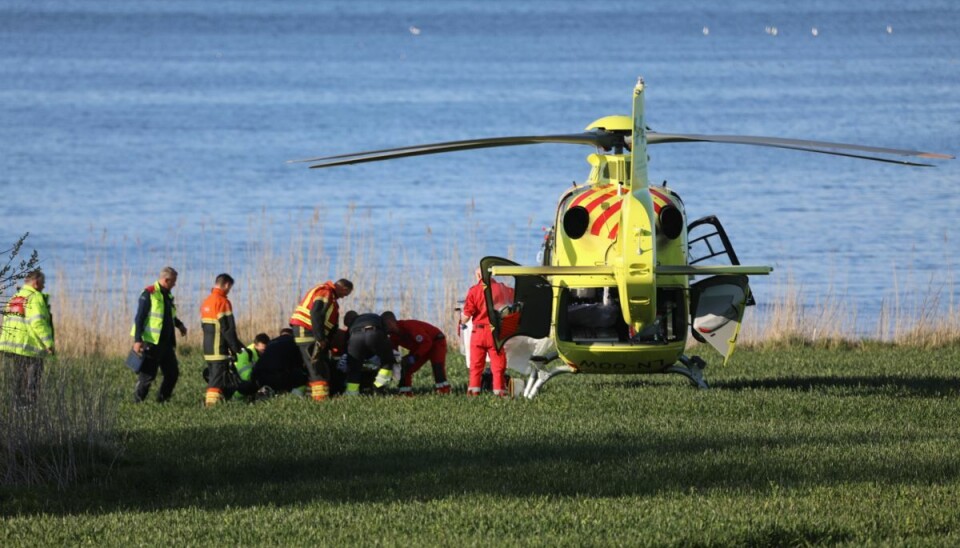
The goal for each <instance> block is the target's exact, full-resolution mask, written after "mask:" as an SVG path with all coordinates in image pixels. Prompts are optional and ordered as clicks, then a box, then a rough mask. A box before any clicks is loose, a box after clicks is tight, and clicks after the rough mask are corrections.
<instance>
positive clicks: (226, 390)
mask: <svg viewBox="0 0 960 548" xmlns="http://www.w3.org/2000/svg"><path fill="white" fill-rule="evenodd" d="M207 367H209V368H210V375H209V378H208V379H207V388H219V389H220V393H221V394H223V397H224V398H229V397H230V396H232V395H233V392H234V391H235V390H236V389H237V386H236V385H237V383H235V382H228V381H233V380H237V379H236V378H234V379H231V378H229V377H228V374H231V373H233V371H231V368H233V362H231V361H230V360H216V361H208V362H207ZM234 375H235V374H234Z"/></svg>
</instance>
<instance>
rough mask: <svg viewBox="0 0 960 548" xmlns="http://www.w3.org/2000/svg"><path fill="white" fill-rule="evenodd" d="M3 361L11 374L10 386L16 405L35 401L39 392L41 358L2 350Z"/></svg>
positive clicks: (41, 367) (30, 403) (41, 373)
mask: <svg viewBox="0 0 960 548" xmlns="http://www.w3.org/2000/svg"><path fill="white" fill-rule="evenodd" d="M2 354H3V362H4V363H6V364H7V367H8V368H9V371H10V373H11V375H12V378H11V380H12V382H11V386H12V388H13V391H14V398H15V401H16V402H17V405H32V404H33V403H36V401H37V396H38V395H39V393H40V377H41V376H42V375H43V358H39V357H37V358H32V357H29V356H21V355H20V354H12V353H9V352H3V353H2Z"/></svg>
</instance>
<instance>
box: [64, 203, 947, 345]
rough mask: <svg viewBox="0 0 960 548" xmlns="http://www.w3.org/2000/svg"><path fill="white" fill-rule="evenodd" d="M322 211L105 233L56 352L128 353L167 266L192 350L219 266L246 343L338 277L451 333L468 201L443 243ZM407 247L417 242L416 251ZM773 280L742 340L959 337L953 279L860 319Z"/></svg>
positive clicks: (72, 287) (475, 227)
mask: <svg viewBox="0 0 960 548" xmlns="http://www.w3.org/2000/svg"><path fill="white" fill-rule="evenodd" d="M327 214H328V213H327V212H325V211H323V210H321V209H319V208H318V209H315V210H313V211H312V212H311V214H309V215H308V216H307V218H305V219H302V220H301V221H300V222H299V223H297V225H298V227H299V228H298V229H297V230H296V232H295V233H293V234H290V235H284V237H280V236H279V235H277V234H275V228H274V223H273V222H272V220H271V217H270V216H269V215H268V214H267V213H265V212H259V213H255V214H252V215H251V216H250V218H249V222H248V223H247V226H248V227H249V229H248V234H247V238H246V243H245V244H244V245H243V246H242V247H241V248H240V249H237V248H236V247H235V244H234V247H231V244H230V243H229V241H230V239H229V238H227V235H226V234H224V233H223V232H222V230H220V229H217V228H216V227H204V228H203V231H202V234H201V236H200V238H199V241H189V242H187V241H184V240H183V239H182V238H180V237H179V236H176V235H173V236H171V237H170V238H169V239H168V241H166V242H164V243H161V244H156V245H154V246H153V247H149V246H140V247H138V248H140V249H142V250H143V251H142V252H141V253H140V255H139V256H137V257H132V258H131V257H129V256H127V255H126V254H120V255H119V256H116V255H114V254H112V253H111V254H105V253H103V252H98V251H94V249H111V248H112V247H113V246H111V245H110V242H109V237H107V236H106V235H101V237H100V238H101V241H99V242H96V243H97V245H91V246H89V247H90V248H91V251H90V252H89V253H87V254H86V255H85V258H84V260H83V262H82V264H80V265H75V266H72V267H71V268H69V270H68V269H66V268H60V269H58V270H57V272H56V276H55V278H54V280H53V283H48V291H51V292H52V300H53V310H54V320H55V324H56V329H57V346H58V349H59V350H60V352H61V353H62V354H63V355H67V356H89V355H111V356H114V355H122V354H125V353H126V352H127V351H128V350H129V348H130V344H131V338H130V327H131V323H132V318H133V314H134V312H135V306H136V301H137V297H138V295H139V293H140V291H142V289H143V288H144V287H145V286H147V285H150V284H152V283H153V282H154V281H155V280H156V276H157V274H158V273H159V270H160V268H161V267H163V266H165V265H168V264H169V265H171V266H173V267H174V268H176V269H177V270H178V271H179V272H180V277H179V282H178V286H177V288H175V289H174V294H175V295H176V298H177V304H178V314H179V316H180V318H181V319H182V320H183V321H184V322H185V323H186V324H187V326H188V328H190V332H189V334H188V336H187V337H186V339H185V340H182V341H181V345H186V346H188V347H190V346H192V347H197V346H199V345H200V343H201V334H200V329H199V321H198V317H199V312H198V310H199V306H200V303H201V302H202V300H203V299H204V298H205V297H206V295H207V294H208V292H209V289H210V287H211V286H212V284H213V280H214V278H215V277H216V275H217V274H218V273H220V272H229V273H231V274H233V276H234V277H235V278H236V279H237V284H236V285H235V287H234V289H233V292H232V293H231V294H230V299H231V301H232V302H233V304H234V310H235V315H236V318H237V321H238V328H239V331H240V335H241V340H243V341H244V342H247V341H250V340H252V339H253V336H254V335H255V334H257V333H259V332H266V333H267V334H269V335H270V336H275V335H276V334H277V332H278V331H279V329H280V328H281V327H283V326H286V325H287V322H288V319H289V317H290V314H291V312H292V310H293V307H294V306H295V305H296V303H297V301H298V299H299V298H300V297H301V296H302V295H303V293H304V292H305V291H306V290H307V289H308V288H309V287H311V286H312V285H314V284H316V283H319V282H323V281H325V280H327V279H334V280H335V279H337V278H340V277H345V278H349V279H351V280H352V281H353V282H354V284H355V290H354V293H353V294H352V295H350V296H349V297H348V298H346V299H344V300H343V301H342V302H341V313H342V312H345V311H347V310H350V309H356V310H357V311H360V312H366V311H383V310H387V309H390V310H393V311H394V312H396V313H397V314H398V316H399V317H401V318H418V319H422V320H425V321H428V322H430V323H433V324H435V325H437V326H439V327H441V328H442V329H443V330H444V331H445V332H447V333H448V334H452V333H455V332H456V324H457V312H456V311H455V308H456V306H457V302H458V301H459V300H461V299H462V298H463V296H464V295H465V294H466V291H467V289H468V288H469V287H470V285H472V284H473V274H472V272H473V269H474V268H475V267H476V265H477V263H478V261H479V258H480V257H481V255H482V254H483V253H482V252H481V248H482V247H483V245H482V243H483V242H482V237H481V234H482V233H483V231H482V229H481V227H480V226H479V223H477V222H474V221H473V220H472V214H471V211H470V207H469V206H468V207H467V209H466V211H465V213H464V224H463V225H462V226H461V227H458V231H463V237H462V238H461V239H460V241H459V242H458V244H457V245H450V244H448V243H444V242H449V238H436V237H434V235H433V233H432V230H431V229H430V228H429V227H425V228H424V231H423V232H422V234H421V236H420V237H419V238H417V239H416V240H417V241H416V242H411V241H409V239H407V240H401V239H400V237H399V236H398V235H397V234H395V233H392V232H391V233H383V230H382V229H376V228H374V227H375V226H378V223H377V222H374V221H376V220H377V219H373V218H372V216H373V215H375V214H380V213H374V212H373V211H371V210H360V209H357V208H353V207H351V208H348V209H347V210H346V211H345V212H344V213H336V214H337V215H342V218H343V223H342V226H344V227H345V228H344V229H343V234H342V235H338V237H337V241H336V242H333V243H331V242H327V241H326V239H325V236H326V235H325V234H324V233H323V225H324V223H322V222H321V219H322V218H323V217H324V216H325V215H327ZM381 225H382V223H381ZM284 226H287V225H286V223H284ZM464 226H465V227H467V229H466V230H463V228H462V227H464ZM278 242H282V243H278ZM121 243H122V242H118V244H121ZM412 245H416V246H417V247H418V248H419V249H417V250H415V251H414V250H412V249H411V246H412ZM115 247H117V248H123V247H124V246H123V245H117V246H115ZM512 254H513V252H512V251H511V250H510V248H508V250H507V252H506V253H504V255H505V256H506V257H508V258H510V256H511V255H512ZM775 279H777V280H778V282H777V283H776V284H775V289H774V294H773V295H762V296H758V301H759V302H760V306H757V307H754V308H751V309H749V310H748V313H747V315H746V319H745V323H744V328H743V330H742V332H741V339H740V340H741V343H742V344H746V345H761V344H785V343H795V342H802V343H815V344H830V343H832V342H850V341H857V340H861V339H864V338H870V339H875V340H879V341H884V342H890V343H896V344H906V345H921V346H931V345H933V346H936V345H944V344H951V343H955V342H957V341H960V309H958V303H955V302H953V299H952V297H950V298H947V297H945V295H950V296H952V295H954V294H955V291H954V289H953V287H954V286H953V281H952V277H947V278H945V279H944V280H942V281H940V282H939V284H937V283H934V282H933V281H931V282H930V283H929V285H928V288H927V292H926V295H925V296H922V297H921V299H919V300H917V299H915V298H914V299H912V300H911V299H906V298H904V297H903V294H904V293H906V292H905V291H903V290H901V289H900V288H899V285H898V284H895V286H896V287H895V289H894V293H893V294H892V295H887V296H884V299H883V304H882V307H881V308H882V312H881V314H880V315H879V317H877V318H875V319H871V318H862V317H860V316H859V313H858V311H857V310H856V309H855V308H854V307H852V306H851V305H850V304H849V301H848V300H846V299H845V298H844V295H843V292H842V290H838V289H832V288H831V289H829V290H828V291H827V292H826V294H810V293H809V292H808V291H805V289H804V287H803V285H802V284H800V283H798V282H796V281H795V280H793V278H792V277H791V276H790V275H786V276H782V277H778V278H775ZM895 281H896V280H895ZM907 285H908V287H910V288H914V287H917V286H918V284H916V283H912V282H908V283H907ZM871 324H872V325H875V326H876V327H875V329H874V330H873V332H872V334H870V333H866V334H865V333H864V332H863V328H862V326H864V325H871ZM858 326H859V327H858Z"/></svg>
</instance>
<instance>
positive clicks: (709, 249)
mask: <svg viewBox="0 0 960 548" xmlns="http://www.w3.org/2000/svg"><path fill="white" fill-rule="evenodd" d="M687 256H688V258H689V260H688V261H687V264H689V265H691V266H693V265H695V264H697V263H704V264H705V265H711V264H712V265H718V264H731V265H739V264H740V259H738V258H737V252H736V251H734V250H733V244H732V243H730V238H729V237H728V236H727V231H726V230H724V229H723V225H722V224H720V219H718V218H716V217H715V216H713V215H709V216H707V217H701V218H699V219H697V220H696V221H693V222H692V223H690V224H689V225H688V226H687ZM718 257H719V258H718ZM711 259H713V260H711ZM755 304H756V302H755V301H754V300H753V295H750V294H749V292H748V294H747V306H753V305H755Z"/></svg>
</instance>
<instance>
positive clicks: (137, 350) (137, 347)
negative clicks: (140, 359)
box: [133, 342, 143, 355]
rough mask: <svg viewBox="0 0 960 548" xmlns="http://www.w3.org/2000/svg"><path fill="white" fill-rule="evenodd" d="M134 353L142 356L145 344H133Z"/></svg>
mask: <svg viewBox="0 0 960 548" xmlns="http://www.w3.org/2000/svg"><path fill="white" fill-rule="evenodd" d="M133 351H134V352H135V353H136V354H138V355H142V354H143V343H142V342H135V343H133Z"/></svg>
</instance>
